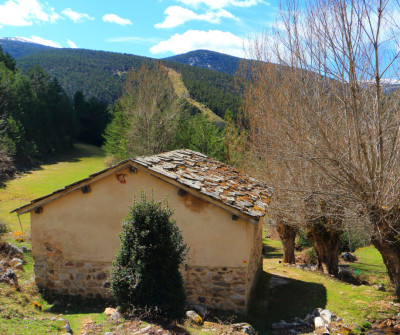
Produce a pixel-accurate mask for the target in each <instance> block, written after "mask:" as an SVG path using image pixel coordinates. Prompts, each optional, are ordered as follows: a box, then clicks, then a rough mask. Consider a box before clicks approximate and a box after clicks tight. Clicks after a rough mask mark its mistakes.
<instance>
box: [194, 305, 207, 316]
mask: <svg viewBox="0 0 400 335" xmlns="http://www.w3.org/2000/svg"><path fill="white" fill-rule="evenodd" d="M193 309H194V311H195V312H196V313H198V314H199V315H200V316H201V317H202V318H203V319H204V318H205V317H206V315H207V308H205V307H204V306H203V305H200V304H196V305H194V306H193Z"/></svg>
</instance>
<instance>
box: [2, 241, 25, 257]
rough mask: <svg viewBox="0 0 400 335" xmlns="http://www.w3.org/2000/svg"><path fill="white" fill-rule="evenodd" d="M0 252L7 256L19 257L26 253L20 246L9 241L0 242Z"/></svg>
mask: <svg viewBox="0 0 400 335" xmlns="http://www.w3.org/2000/svg"><path fill="white" fill-rule="evenodd" d="M0 253H1V254H3V255H4V256H6V257H10V258H11V257H18V258H21V257H22V254H23V253H24V252H23V251H22V250H21V249H20V248H18V247H17V246H16V245H14V244H11V243H7V242H1V243H0Z"/></svg>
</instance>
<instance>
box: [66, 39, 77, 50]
mask: <svg viewBox="0 0 400 335" xmlns="http://www.w3.org/2000/svg"><path fill="white" fill-rule="evenodd" d="M67 43H68V45H69V47H70V48H71V49H76V48H77V46H76V44H75V43H74V42H72V41H71V40H68V41H67Z"/></svg>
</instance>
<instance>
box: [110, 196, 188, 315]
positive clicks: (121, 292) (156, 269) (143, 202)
mask: <svg viewBox="0 0 400 335" xmlns="http://www.w3.org/2000/svg"><path fill="white" fill-rule="evenodd" d="M172 214H173V212H172V211H171V210H170V209H169V208H168V206H167V205H164V206H163V205H162V204H161V202H155V201H154V200H153V199H152V200H151V201H147V199H146V194H145V193H144V192H142V194H141V197H140V201H137V200H136V199H135V200H134V203H133V205H132V206H131V207H130V208H129V212H128V216H127V217H126V218H125V219H124V220H123V221H122V224H123V227H122V232H121V234H120V240H121V245H120V249H119V251H118V252H117V255H116V257H115V259H114V261H113V267H112V270H111V288H112V291H113V294H114V297H115V299H116V300H117V303H118V305H119V306H121V308H122V310H123V311H124V312H133V313H134V314H138V313H140V314H143V313H144V312H146V313H150V316H152V317H155V316H162V317H167V318H170V319H179V318H181V317H183V316H184V308H185V303H186V294H185V291H184V288H183V280H182V276H181V274H180V272H179V266H180V265H181V264H182V262H183V260H184V257H185V251H186V245H185V244H184V243H183V239H182V236H181V234H180V231H179V228H178V227H177V225H176V222H175V221H174V220H172V219H171V216H172Z"/></svg>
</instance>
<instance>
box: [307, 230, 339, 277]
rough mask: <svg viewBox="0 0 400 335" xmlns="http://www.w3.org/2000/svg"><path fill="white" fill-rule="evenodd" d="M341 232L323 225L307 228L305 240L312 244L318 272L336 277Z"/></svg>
mask: <svg viewBox="0 0 400 335" xmlns="http://www.w3.org/2000/svg"><path fill="white" fill-rule="evenodd" d="M341 234H342V232H341V231H338V230H333V229H329V228H328V226H327V225H325V224H313V225H310V226H309V227H308V232H307V238H308V239H310V240H312V241H313V242H314V249H315V252H316V254H317V258H318V270H320V271H322V272H323V273H326V274H331V275H334V276H337V274H338V270H339V268H338V264H339V245H340V235H341Z"/></svg>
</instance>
